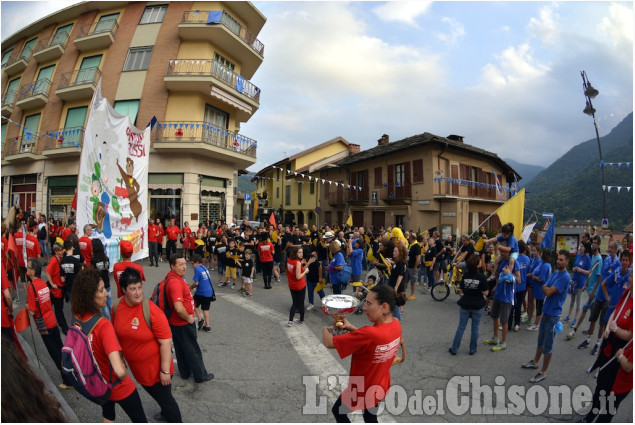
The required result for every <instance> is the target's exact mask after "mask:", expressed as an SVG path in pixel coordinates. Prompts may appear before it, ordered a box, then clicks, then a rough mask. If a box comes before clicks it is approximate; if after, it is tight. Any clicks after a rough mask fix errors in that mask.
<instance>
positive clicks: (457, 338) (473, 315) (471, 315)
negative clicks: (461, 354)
mask: <svg viewBox="0 0 635 425" xmlns="http://www.w3.org/2000/svg"><path fill="white" fill-rule="evenodd" d="M481 317H483V309H480V310H466V309H464V308H462V307H460V308H459V326H458V327H457V328H456V333H455V334H454V343H453V344H452V351H453V352H455V353H456V352H457V351H458V350H459V346H460V345H461V338H463V332H465V328H467V321H468V319H472V332H471V334H470V352H471V353H472V352H474V351H476V347H477V344H478V327H479V326H480V324H481Z"/></svg>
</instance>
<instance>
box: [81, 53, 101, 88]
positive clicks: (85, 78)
mask: <svg viewBox="0 0 635 425" xmlns="http://www.w3.org/2000/svg"><path fill="white" fill-rule="evenodd" d="M101 58H102V55H95V56H88V57H85V58H84V59H82V64H81V65H80V66H79V72H78V73H77V79H76V80H75V83H76V84H86V83H91V82H93V81H94V80H95V75H96V74H97V69H99V65H100V64H101Z"/></svg>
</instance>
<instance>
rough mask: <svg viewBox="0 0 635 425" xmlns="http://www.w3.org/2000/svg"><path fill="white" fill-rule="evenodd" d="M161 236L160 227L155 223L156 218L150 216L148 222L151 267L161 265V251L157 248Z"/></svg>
mask: <svg viewBox="0 0 635 425" xmlns="http://www.w3.org/2000/svg"><path fill="white" fill-rule="evenodd" d="M158 237H159V227H158V226H157V225H156V224H154V218H152V217H150V224H148V249H149V251H150V267H152V266H155V265H156V266H157V267H159V251H158V249H157V244H158Z"/></svg>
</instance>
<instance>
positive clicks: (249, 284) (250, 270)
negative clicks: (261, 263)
mask: <svg viewBox="0 0 635 425" xmlns="http://www.w3.org/2000/svg"><path fill="white" fill-rule="evenodd" d="M243 255H244V259H243V260H242V269H241V270H242V277H241V281H242V286H241V288H240V292H241V293H242V294H243V295H244V296H246V297H248V298H249V297H251V296H252V295H253V293H254V288H253V281H254V260H253V258H251V249H246V250H245V251H244V252H243Z"/></svg>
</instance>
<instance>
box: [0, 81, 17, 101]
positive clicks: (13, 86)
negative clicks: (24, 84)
mask: <svg viewBox="0 0 635 425" xmlns="http://www.w3.org/2000/svg"><path fill="white" fill-rule="evenodd" d="M19 86H20V77H18V78H16V79H15V80H11V81H9V85H8V86H7V91H6V92H5V93H4V99H2V104H3V105H13V101H14V100H15V95H16V93H17V92H18V87H19Z"/></svg>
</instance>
